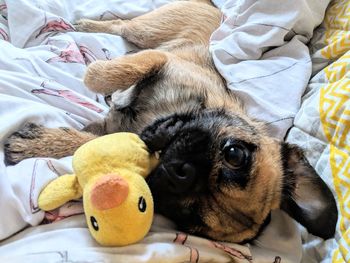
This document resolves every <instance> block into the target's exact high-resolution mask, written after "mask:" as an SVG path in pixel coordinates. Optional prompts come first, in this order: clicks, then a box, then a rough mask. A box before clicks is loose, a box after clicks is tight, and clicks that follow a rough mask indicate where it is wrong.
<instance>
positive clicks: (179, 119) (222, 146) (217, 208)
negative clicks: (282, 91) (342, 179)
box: [141, 110, 337, 242]
mask: <svg viewBox="0 0 350 263" xmlns="http://www.w3.org/2000/svg"><path fill="white" fill-rule="evenodd" d="M141 138H142V139H143V140H144V141H145V142H146V144H147V145H148V146H149V148H150V149H151V150H152V151H160V161H161V162H160V165H159V166H158V167H157V168H156V170H155V171H154V172H153V173H152V174H151V175H150V176H149V179H148V183H149V185H150V188H151V191H152V193H153V195H154V200H155V207H156V211H157V212H159V213H161V214H163V215H165V216H167V217H169V218H170V219H172V220H174V221H175V222H176V223H177V225H178V226H179V227H180V228H181V229H182V230H184V231H188V232H190V233H194V234H199V235H202V236H206V237H209V238H213V239H217V240H225V241H231V242H244V241H247V240H250V239H252V238H254V237H256V236H257V234H258V233H259V232H260V231H261V230H262V228H263V226H264V225H266V223H267V222H268V220H269V217H270V212H271V210H273V209H277V208H282V209H283V210H285V211H286V212H287V213H288V214H289V215H290V216H292V217H293V218H295V219H296V220H297V221H298V222H300V223H301V224H303V225H304V226H305V227H306V228H307V229H308V230H309V231H310V232H311V233H313V234H315V235H318V236H321V237H323V238H329V237H331V236H333V235H334V231H335V225H336V221H337V208H336V204H335V201H334V198H333V195H332V193H331V192H330V190H329V189H328V187H327V186H326V184H325V183H324V182H323V181H322V179H320V177H319V176H318V175H317V174H316V172H315V171H314V170H313V168H312V167H311V166H310V164H309V163H308V162H307V160H306V159H305V158H304V155H303V153H302V151H301V149H300V148H298V147H297V146H294V145H290V144H287V143H280V142H277V141H276V140H274V139H271V138H269V137H268V136H266V135H264V131H263V130H262V129H261V127H260V126H259V125H251V124H249V123H248V122H246V121H245V120H244V119H242V118H240V117H238V116H237V115H235V114H233V113H230V112H227V111H224V110H203V111H200V112H192V113H188V114H182V115H172V116H169V117H166V118H163V119H160V120H158V121H156V122H155V123H153V124H152V125H150V126H149V127H147V128H146V129H145V130H144V132H143V133H142V136H141Z"/></svg>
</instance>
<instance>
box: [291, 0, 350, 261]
mask: <svg viewBox="0 0 350 263" xmlns="http://www.w3.org/2000/svg"><path fill="white" fill-rule="evenodd" d="M310 50H311V55H312V60H313V78H312V79H311V81H310V84H309V86H308V88H307V91H306V93H305V95H304V97H303V103H302V107H301V109H300V111H299V113H298V114H297V116H296V118H295V127H293V128H292V129H291V131H290V133H289V135H288V138H287V139H288V141H290V142H293V143H297V144H299V145H301V146H303V147H304V148H305V149H306V151H307V157H308V158H309V160H310V161H311V163H312V164H313V166H314V167H315V168H316V170H317V171H318V173H319V174H320V175H321V177H322V178H323V179H324V180H325V181H326V182H327V184H328V185H329V186H330V187H331V188H332V189H333V193H334V195H335V196H336V198H337V203H338V210H339V220H338V224H337V233H336V237H335V239H333V240H331V241H327V242H321V243H319V245H317V246H315V245H312V242H315V239H308V240H307V241H306V240H305V245H304V252H305V253H306V254H309V255H310V257H311V256H312V257H313V258H315V257H316V258H318V259H319V262H331V261H332V262H350V79H349V78H350V71H349V69H350V1H349V0H335V1H332V3H331V4H330V5H329V7H328V9H327V12H326V16H325V20H324V22H323V24H322V25H321V26H320V27H319V28H318V29H317V30H316V32H315V35H314V37H313V40H312V41H311V44H310ZM313 244H315V243H313Z"/></svg>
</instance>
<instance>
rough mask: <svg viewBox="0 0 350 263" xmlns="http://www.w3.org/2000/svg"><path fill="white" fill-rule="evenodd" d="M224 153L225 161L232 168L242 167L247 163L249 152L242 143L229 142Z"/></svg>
mask: <svg viewBox="0 0 350 263" xmlns="http://www.w3.org/2000/svg"><path fill="white" fill-rule="evenodd" d="M223 154H224V158H225V162H226V163H227V164H228V166H229V167H230V168H232V169H239V168H242V167H243V166H245V165H246V164H247V161H248V156H249V152H248V149H246V148H245V147H244V146H242V145H237V144H227V145H225V146H224V149H223Z"/></svg>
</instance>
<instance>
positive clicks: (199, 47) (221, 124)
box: [5, 1, 337, 242]
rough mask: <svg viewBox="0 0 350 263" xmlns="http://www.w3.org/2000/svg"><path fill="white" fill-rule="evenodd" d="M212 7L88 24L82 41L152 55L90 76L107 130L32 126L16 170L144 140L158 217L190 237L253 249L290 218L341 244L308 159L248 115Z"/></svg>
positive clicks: (19, 139)
mask: <svg viewBox="0 0 350 263" xmlns="http://www.w3.org/2000/svg"><path fill="white" fill-rule="evenodd" d="M206 2H208V1H178V2H175V3H172V4H168V5H166V6H163V7H161V8H159V9H157V10H155V11H153V12H151V13H149V14H146V15H143V16H140V17H137V18H135V19H132V20H124V21H123V20H112V21H91V20H81V21H79V22H78V24H77V28H78V29H79V30H81V31H86V32H105V33H111V34H117V35H120V36H122V37H124V38H125V39H127V40H128V41H130V42H132V43H133V44H135V45H137V46H138V47H140V48H142V49H146V50H144V51H140V52H138V53H136V54H132V55H127V56H123V57H120V58H116V59H113V60H111V61H97V62H95V63H93V64H91V65H90V66H89V67H88V70H87V73H86V76H85V83H86V86H87V87H89V88H90V89H91V90H93V91H96V92H100V93H104V94H106V97H107V99H110V105H111V109H110V112H109V114H108V116H107V118H106V119H105V120H104V121H103V122H100V123H92V124H90V125H88V126H87V127H86V128H85V131H83V132H80V131H76V130H74V129H70V128H61V129H47V128H44V127H41V126H37V125H34V124H29V125H26V126H25V127H24V128H23V129H22V130H20V131H19V132H16V133H14V134H13V135H12V136H11V137H10V138H9V140H8V142H7V143H6V145H5V157H6V161H7V163H9V164H13V163H17V162H19V161H20V160H22V159H24V158H27V157H34V156H50V157H56V158H60V157H63V156H67V155H71V154H73V152H74V151H75V150H76V149H77V148H78V147H79V146H80V145H81V144H83V143H85V142H86V141H88V140H91V139H92V138H94V137H96V136H99V135H103V134H108V133H113V132H120V131H130V132H135V133H138V134H140V135H141V138H142V139H143V140H144V141H145V142H146V143H147V145H148V147H149V148H150V150H151V151H160V160H161V164H160V165H159V166H158V167H157V168H156V169H155V171H154V172H153V173H152V174H151V175H150V176H149V180H148V182H149V185H150V187H151V190H152V193H153V195H154V200H155V207H156V211H157V212H159V213H161V214H163V215H165V216H168V217H169V218H171V219H172V220H174V221H175V222H176V223H177V224H178V226H179V228H181V229H182V230H185V231H188V232H190V233H195V234H199V235H202V236H206V237H210V238H213V239H217V240H224V241H232V242H244V241H246V240H249V239H252V238H255V237H256V236H257V235H258V233H259V232H260V231H261V230H262V228H263V226H264V225H266V223H267V222H268V219H269V215H270V212H271V210H273V209H277V208H282V209H283V210H285V211H286V212H287V213H288V214H289V215H291V216H292V217H294V218H295V219H296V220H297V221H299V222H300V223H301V224H303V225H304V226H305V227H306V228H307V229H308V230H309V231H310V232H311V233H313V234H316V235H319V236H321V237H323V238H329V237H331V236H333V234H334V231H335V225H336V222H337V208H336V204H335V201H334V198H333V195H332V193H331V192H330V190H329V189H328V188H327V186H326V184H325V183H324V182H323V181H322V180H321V179H320V178H319V176H318V175H317V174H316V172H315V171H314V169H313V168H312V167H311V166H310V165H309V163H308V162H307V160H306V159H305V158H304V155H303V153H302V151H301V149H299V148H298V147H297V146H293V145H289V144H287V143H284V142H278V141H276V140H275V139H273V138H271V137H269V135H268V134H267V133H266V132H265V130H264V125H263V124H262V123H259V122H257V121H255V120H252V119H251V118H249V117H248V116H247V115H246V113H245V111H244V109H243V108H242V105H241V103H240V102H239V101H238V100H237V99H236V98H235V96H234V94H232V93H231V92H229V91H228V90H227V89H226V87H225V83H224V81H223V79H222V78H221V77H220V75H219V74H218V73H217V71H216V70H215V67H214V65H213V63H212V60H211V57H210V54H209V52H208V42H209V37H210V35H211V33H212V32H213V31H214V30H215V29H216V28H217V27H218V26H219V24H220V17H221V14H220V12H219V10H217V9H216V8H214V7H213V6H211V5H210V4H208V3H206Z"/></svg>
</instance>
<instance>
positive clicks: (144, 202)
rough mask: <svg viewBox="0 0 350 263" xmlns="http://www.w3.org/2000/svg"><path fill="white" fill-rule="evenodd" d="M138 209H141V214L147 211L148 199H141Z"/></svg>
mask: <svg viewBox="0 0 350 263" xmlns="http://www.w3.org/2000/svg"><path fill="white" fill-rule="evenodd" d="M138 207H139V210H140V212H142V213H143V212H145V211H146V208H147V204H146V199H145V198H143V197H142V196H141V197H140V198H139V203H138Z"/></svg>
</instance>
